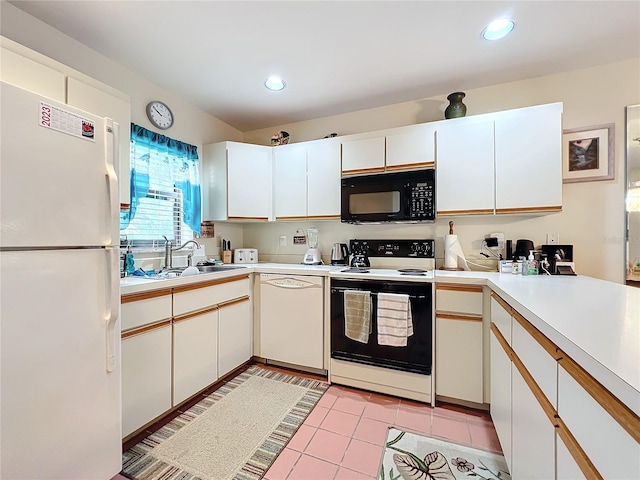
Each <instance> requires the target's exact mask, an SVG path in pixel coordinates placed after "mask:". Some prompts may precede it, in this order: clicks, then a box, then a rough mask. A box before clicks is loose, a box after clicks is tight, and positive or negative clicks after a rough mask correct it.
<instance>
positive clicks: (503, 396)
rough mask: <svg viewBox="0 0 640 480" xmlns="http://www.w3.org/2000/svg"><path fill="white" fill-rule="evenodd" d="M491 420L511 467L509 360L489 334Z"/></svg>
mask: <svg viewBox="0 0 640 480" xmlns="http://www.w3.org/2000/svg"><path fill="white" fill-rule="evenodd" d="M490 348H491V420H493V425H494V426H495V428H496V433H497V434H498V440H500V446H501V447H502V452H503V454H504V459H505V461H506V462H507V466H508V467H509V471H511V470H512V466H511V359H510V358H509V356H508V355H507V352H505V350H504V348H502V345H501V344H500V342H499V341H498V339H497V338H496V335H495V333H494V332H491V347H490Z"/></svg>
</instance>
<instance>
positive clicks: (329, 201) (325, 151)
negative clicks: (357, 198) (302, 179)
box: [306, 138, 340, 219]
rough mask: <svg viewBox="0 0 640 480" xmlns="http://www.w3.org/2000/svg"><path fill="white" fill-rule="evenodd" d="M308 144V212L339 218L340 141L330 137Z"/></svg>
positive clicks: (309, 213) (324, 216)
mask: <svg viewBox="0 0 640 480" xmlns="http://www.w3.org/2000/svg"><path fill="white" fill-rule="evenodd" d="M306 144H307V216H308V217H310V218H327V219H331V218H333V219H339V218H340V142H339V141H338V139H337V138H327V139H322V140H314V141H312V142H306Z"/></svg>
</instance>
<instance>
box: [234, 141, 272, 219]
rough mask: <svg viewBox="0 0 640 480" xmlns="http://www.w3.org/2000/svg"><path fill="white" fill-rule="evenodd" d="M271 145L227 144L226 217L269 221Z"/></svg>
mask: <svg viewBox="0 0 640 480" xmlns="http://www.w3.org/2000/svg"><path fill="white" fill-rule="evenodd" d="M271 150H272V147H265V146H262V145H249V144H245V143H235V142H228V143H227V185H228V191H227V202H228V204H227V215H228V218H229V219H256V220H269V219H271V216H272V212H273V199H272V178H273V174H272V161H271Z"/></svg>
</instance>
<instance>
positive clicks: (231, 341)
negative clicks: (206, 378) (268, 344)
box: [218, 298, 253, 377]
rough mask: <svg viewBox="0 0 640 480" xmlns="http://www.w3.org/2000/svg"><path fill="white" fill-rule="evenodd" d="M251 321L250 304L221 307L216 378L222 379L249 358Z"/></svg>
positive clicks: (238, 303)
mask: <svg viewBox="0 0 640 480" xmlns="http://www.w3.org/2000/svg"><path fill="white" fill-rule="evenodd" d="M252 336H253V319H252V311H251V302H250V300H249V299H248V298H247V299H245V300H240V301H235V302H233V303H229V304H227V305H221V306H220V310H219V319H218V376H219V377H222V376H224V375H226V374H227V373H229V372H230V371H231V370H233V369H234V368H236V367H238V366H240V365H242V364H243V363H244V362H246V361H247V360H249V359H250V358H251V354H252V345H251V339H252Z"/></svg>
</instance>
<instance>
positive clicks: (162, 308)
mask: <svg viewBox="0 0 640 480" xmlns="http://www.w3.org/2000/svg"><path fill="white" fill-rule="evenodd" d="M121 303H122V306H121V308H122V310H121V312H122V313H121V316H122V322H121V324H122V327H121V329H122V331H123V332H124V331H127V330H131V329H132V328H136V327H140V326H142V325H148V324H150V323H154V322H157V321H159V320H167V319H170V318H171V290H168V289H167V290H157V291H150V292H143V293H140V294H133V295H125V296H123V297H122V300H121Z"/></svg>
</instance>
